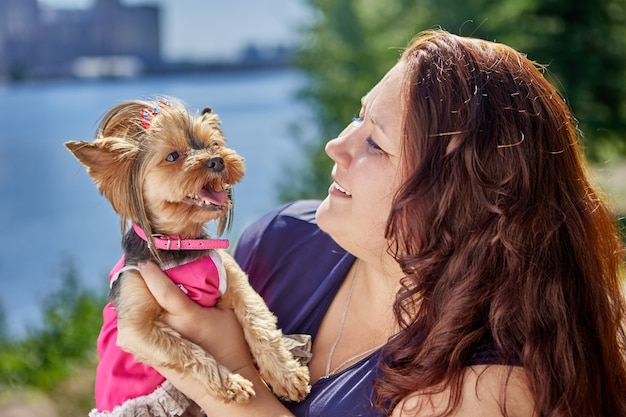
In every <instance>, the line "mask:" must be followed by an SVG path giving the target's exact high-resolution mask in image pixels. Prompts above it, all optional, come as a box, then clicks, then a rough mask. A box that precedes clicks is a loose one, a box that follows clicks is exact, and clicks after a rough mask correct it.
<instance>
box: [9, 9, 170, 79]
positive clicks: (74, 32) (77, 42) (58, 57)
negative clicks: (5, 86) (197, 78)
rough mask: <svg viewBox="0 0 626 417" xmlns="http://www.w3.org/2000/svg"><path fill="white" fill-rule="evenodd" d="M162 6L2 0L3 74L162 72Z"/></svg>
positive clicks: (12, 76) (54, 74) (57, 75)
mask: <svg viewBox="0 0 626 417" xmlns="http://www.w3.org/2000/svg"><path fill="white" fill-rule="evenodd" d="M159 21H160V9H159V8H158V6H125V5H122V4H121V3H120V1H119V0H96V1H95V2H94V5H93V6H92V7H91V8H89V9H86V10H59V9H48V8H41V7H40V6H39V4H38V2H37V0H0V79H1V78H5V79H22V78H30V77H65V76H78V77H105V76H134V75H138V74H140V73H142V72H150V71H157V70H159V69H160V68H161V66H162V60H161V54H160V38H159V36H160V27H159Z"/></svg>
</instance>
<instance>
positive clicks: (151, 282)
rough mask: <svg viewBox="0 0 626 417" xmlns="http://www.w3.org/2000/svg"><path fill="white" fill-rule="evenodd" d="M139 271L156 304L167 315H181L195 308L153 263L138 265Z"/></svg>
mask: <svg viewBox="0 0 626 417" xmlns="http://www.w3.org/2000/svg"><path fill="white" fill-rule="evenodd" d="M139 271H140V273H141V276H142V277H143V280H144V281H145V283H146V285H147V286H148V289H149V290H150V292H151V293H152V295H153V296H154V298H155V299H156V300H157V303H159V304H160V305H161V307H163V309H164V310H165V311H167V312H168V313H173V314H181V313H184V312H185V311H188V310H189V309H193V308H194V307H196V306H197V304H196V303H194V302H193V301H192V300H190V299H189V297H187V296H186V295H185V293H183V292H182V291H181V290H180V288H178V287H177V286H176V284H175V283H174V282H173V281H172V280H171V279H170V278H169V277H168V276H167V275H165V273H164V272H163V271H161V268H159V266H158V265H157V264H155V263H154V262H146V263H142V264H140V265H139Z"/></svg>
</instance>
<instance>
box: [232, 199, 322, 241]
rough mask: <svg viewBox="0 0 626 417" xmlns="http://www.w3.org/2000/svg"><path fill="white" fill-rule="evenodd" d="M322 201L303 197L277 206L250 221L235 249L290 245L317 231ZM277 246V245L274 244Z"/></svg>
mask: <svg viewBox="0 0 626 417" xmlns="http://www.w3.org/2000/svg"><path fill="white" fill-rule="evenodd" d="M319 204H320V201H318V200H299V201H294V202H291V203H287V204H284V205H281V206H280V207H277V208H276V209H273V210H271V211H269V212H268V213H266V214H265V215H263V216H262V217H261V218H259V219H258V220H256V221H255V222H253V223H252V224H250V225H249V226H247V227H246V229H245V230H244V231H243V233H242V234H241V236H240V237H239V239H238V241H237V247H236V250H235V252H236V253H241V252H245V253H248V252H250V250H251V249H256V248H257V247H259V246H261V245H267V244H270V243H271V244H272V245H279V247H282V246H284V245H288V244H289V242H291V241H293V240H298V239H302V238H303V237H304V236H305V235H307V234H311V233H315V232H316V231H317V230H319V229H318V227H317V224H316V222H315V212H316V210H317V207H318V206H319ZM273 247H274V249H277V248H276V246H273Z"/></svg>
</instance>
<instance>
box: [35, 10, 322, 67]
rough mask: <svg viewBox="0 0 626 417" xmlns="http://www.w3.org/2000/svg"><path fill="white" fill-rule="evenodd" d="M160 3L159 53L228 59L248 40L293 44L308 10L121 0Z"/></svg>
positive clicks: (172, 57)
mask: <svg viewBox="0 0 626 417" xmlns="http://www.w3.org/2000/svg"><path fill="white" fill-rule="evenodd" d="M93 2H94V0H39V3H40V4H41V5H42V6H49V7H54V8H63V9H66V8H79V9H80V8H87V7H89V6H90V5H91V4H93ZM122 3H123V4H126V5H142V4H143V5H146V4H160V5H161V10H162V11H161V13H162V32H163V33H162V35H161V45H162V51H161V52H162V54H163V58H164V59H166V60H170V61H177V60H193V61H206V60H212V59H229V58H234V57H236V56H237V55H238V54H239V52H240V51H241V49H242V47H244V46H245V45H247V44H251V43H252V44H255V45H256V46H260V47H263V46H276V45H286V46H289V45H292V44H294V43H295V42H297V40H298V31H299V29H300V28H301V27H302V26H303V25H304V24H306V22H307V21H308V19H309V17H310V11H309V9H308V6H307V5H306V4H305V0H226V1H224V0H122Z"/></svg>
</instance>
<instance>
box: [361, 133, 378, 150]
mask: <svg viewBox="0 0 626 417" xmlns="http://www.w3.org/2000/svg"><path fill="white" fill-rule="evenodd" d="M365 143H367V145H368V146H369V147H370V148H372V149H374V150H376V151H382V148H381V147H380V146H378V144H376V142H374V139H372V138H371V137H370V136H368V137H367V138H365Z"/></svg>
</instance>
